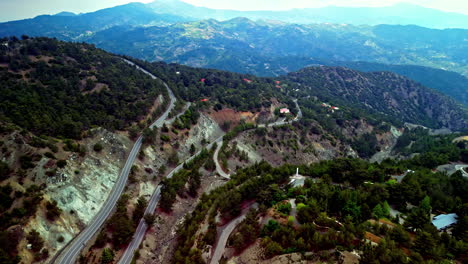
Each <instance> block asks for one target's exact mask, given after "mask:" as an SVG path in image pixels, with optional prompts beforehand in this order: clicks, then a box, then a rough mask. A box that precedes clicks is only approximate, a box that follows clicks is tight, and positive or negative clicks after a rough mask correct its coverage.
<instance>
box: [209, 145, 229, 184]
mask: <svg viewBox="0 0 468 264" xmlns="http://www.w3.org/2000/svg"><path fill="white" fill-rule="evenodd" d="M216 143H217V144H218V145H217V147H216V150H215V152H214V154H213V161H214V163H215V165H216V172H217V173H218V174H219V175H220V176H221V177H223V178H226V179H228V180H229V179H231V175H229V174H228V173H226V172H224V170H223V168H222V167H221V164H219V158H218V156H219V151H220V150H221V147H222V146H223V138H219V139H218V140H217V141H216Z"/></svg>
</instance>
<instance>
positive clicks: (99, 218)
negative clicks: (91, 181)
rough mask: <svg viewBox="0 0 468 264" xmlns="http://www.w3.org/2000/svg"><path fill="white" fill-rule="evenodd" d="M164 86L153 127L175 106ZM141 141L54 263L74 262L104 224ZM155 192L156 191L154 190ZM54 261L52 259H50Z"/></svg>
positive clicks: (173, 99) (165, 117) (167, 87)
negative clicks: (163, 106) (165, 102)
mask: <svg viewBox="0 0 468 264" xmlns="http://www.w3.org/2000/svg"><path fill="white" fill-rule="evenodd" d="M124 61H125V62H127V63H128V64H130V65H133V66H135V67H136V68H137V69H139V70H140V71H142V72H144V73H146V74H147V75H149V76H150V77H151V78H153V79H155V80H156V79H157V78H156V77H155V76H154V75H152V74H151V73H149V72H147V71H146V70H144V69H142V68H141V67H139V66H137V65H135V64H134V63H133V62H131V61H128V60H125V59H124ZM163 84H164V86H165V87H166V89H167V91H168V93H169V97H170V100H171V102H170V104H169V107H168V108H167V110H166V111H165V112H164V113H163V114H162V115H161V117H159V118H158V119H157V120H156V121H155V122H154V123H153V124H151V126H150V127H151V128H153V127H162V125H163V124H164V121H165V120H166V119H167V117H168V115H169V113H170V112H171V111H172V109H173V108H174V106H175V101H176V100H177V99H176V98H175V96H174V93H173V92H172V90H171V89H169V86H167V84H166V83H164V82H163ZM142 142H143V137H142V136H140V137H138V139H137V140H136V142H135V144H134V145H133V148H132V150H131V151H130V154H129V155H128V158H127V161H126V162H125V165H124V167H123V169H122V171H121V172H120V175H119V178H118V179H117V182H116V183H115V184H114V188H113V189H112V191H111V193H110V194H109V197H108V198H107V200H106V201H105V203H104V205H103V206H102V208H101V210H100V211H99V212H98V213H97V214H96V215H95V216H94V217H93V219H92V220H91V221H90V223H89V224H88V226H87V227H86V228H85V229H84V230H83V231H82V232H80V233H79V234H78V236H76V237H75V238H74V239H73V240H72V241H70V243H69V244H68V245H67V246H66V247H65V248H64V249H63V250H61V251H60V252H59V255H58V256H57V259H56V260H55V263H59V264H70V263H75V260H76V258H77V257H78V255H79V254H80V252H81V250H82V249H83V248H84V247H85V245H86V244H87V243H88V241H89V240H90V239H91V238H92V237H93V236H94V235H95V234H96V232H98V230H99V229H100V228H101V226H102V225H103V224H104V222H105V221H106V219H107V218H108V217H109V216H110V215H111V213H112V211H113V210H114V207H115V205H116V203H117V201H118V200H119V198H120V196H121V195H122V192H123V190H124V189H125V185H126V183H127V179H128V175H129V173H130V170H131V168H132V165H133V163H134V161H135V158H136V157H137V155H138V153H139V152H140V148H141V146H142ZM155 193H156V192H155ZM52 262H54V260H52Z"/></svg>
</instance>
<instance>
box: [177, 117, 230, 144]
mask: <svg viewBox="0 0 468 264" xmlns="http://www.w3.org/2000/svg"><path fill="white" fill-rule="evenodd" d="M222 134H223V131H222V130H221V128H220V127H219V125H218V124H217V123H216V122H215V121H214V120H213V119H212V118H210V117H209V116H207V115H205V114H201V115H200V119H199V120H198V123H197V124H196V125H195V126H194V127H192V128H191V129H190V134H189V137H188V139H187V140H186V141H185V142H184V143H183V145H181V148H180V151H181V152H182V153H188V152H189V150H190V145H192V144H193V145H194V146H195V147H196V148H197V149H200V148H201V147H202V146H201V143H200V142H201V141H202V140H203V139H205V140H207V142H212V141H213V140H215V139H216V138H218V137H220V136H221V135H222Z"/></svg>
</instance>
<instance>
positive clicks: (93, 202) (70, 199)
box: [25, 129, 132, 256]
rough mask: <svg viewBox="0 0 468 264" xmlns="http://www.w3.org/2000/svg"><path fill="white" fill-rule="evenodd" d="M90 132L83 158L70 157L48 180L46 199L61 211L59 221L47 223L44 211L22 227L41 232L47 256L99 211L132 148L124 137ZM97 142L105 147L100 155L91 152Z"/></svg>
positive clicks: (97, 130) (52, 253)
mask: <svg viewBox="0 0 468 264" xmlns="http://www.w3.org/2000/svg"><path fill="white" fill-rule="evenodd" d="M93 133H94V136H93V137H91V138H87V139H85V140H84V142H82V144H83V145H85V146H88V148H89V149H88V152H87V154H86V156H85V157H79V156H78V155H77V154H72V155H71V157H70V158H69V159H68V164H67V166H66V167H65V168H63V169H61V170H59V171H58V173H57V175H56V176H55V177H50V178H48V179H47V188H46V190H45V191H44V193H46V194H47V196H46V197H45V198H46V199H48V200H55V201H57V204H58V207H59V208H60V209H61V210H62V214H61V216H60V218H59V219H58V220H56V221H54V222H51V221H48V220H47V219H46V216H45V213H44V210H38V212H37V214H36V216H35V217H34V218H32V220H31V221H30V223H29V224H28V226H27V227H26V228H25V229H26V230H30V229H36V230H37V231H38V232H39V233H40V235H41V237H42V238H43V239H44V241H45V246H46V248H48V249H49V253H50V256H53V255H54V254H55V252H56V251H58V250H60V249H61V248H62V247H63V246H65V245H66V244H67V243H68V241H70V240H71V239H72V238H73V237H74V236H75V235H76V234H77V233H78V232H79V231H80V230H81V229H82V228H83V227H84V226H85V225H87V224H88V223H89V221H90V220H91V219H92V218H93V217H94V216H95V215H96V213H97V212H98V211H99V210H100V209H101V207H102V205H103V203H104V202H105V201H106V199H107V197H108V196H109V193H110V191H111V190H112V188H113V186H114V183H115V182H116V180H117V178H118V177H119V173H120V169H121V168H122V166H123V164H124V162H125V159H126V156H127V152H128V151H129V150H130V148H131V146H132V142H131V141H130V140H129V139H128V138H126V137H125V136H122V135H119V134H115V133H111V132H109V131H107V130H104V129H96V130H94V131H93ZM97 142H99V143H100V144H102V145H103V147H104V148H103V150H102V151H101V152H99V153H98V152H95V151H94V150H92V149H91V148H92V146H94V144H96V143H97ZM59 237H63V241H62V242H58V238H59Z"/></svg>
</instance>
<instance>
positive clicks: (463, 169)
mask: <svg viewBox="0 0 468 264" xmlns="http://www.w3.org/2000/svg"><path fill="white" fill-rule="evenodd" d="M466 168H468V165H455V169H456V170H459V171H461V172H462V175H463V177H468V172H467V170H466Z"/></svg>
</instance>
